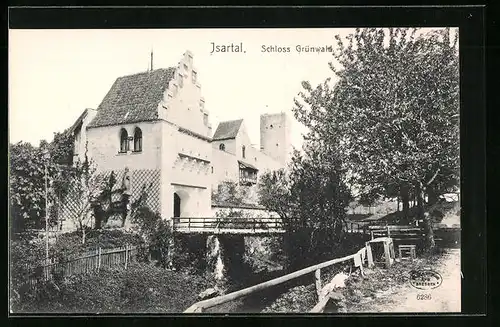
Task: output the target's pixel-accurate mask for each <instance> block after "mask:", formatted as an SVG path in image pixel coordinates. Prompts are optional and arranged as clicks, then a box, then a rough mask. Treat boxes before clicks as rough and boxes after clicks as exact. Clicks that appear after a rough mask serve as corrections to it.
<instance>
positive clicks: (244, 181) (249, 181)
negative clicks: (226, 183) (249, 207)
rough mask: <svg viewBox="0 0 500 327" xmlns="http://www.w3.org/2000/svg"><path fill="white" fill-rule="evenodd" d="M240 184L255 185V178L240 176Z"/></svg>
mask: <svg viewBox="0 0 500 327" xmlns="http://www.w3.org/2000/svg"><path fill="white" fill-rule="evenodd" d="M240 184H243V185H252V184H257V176H240Z"/></svg>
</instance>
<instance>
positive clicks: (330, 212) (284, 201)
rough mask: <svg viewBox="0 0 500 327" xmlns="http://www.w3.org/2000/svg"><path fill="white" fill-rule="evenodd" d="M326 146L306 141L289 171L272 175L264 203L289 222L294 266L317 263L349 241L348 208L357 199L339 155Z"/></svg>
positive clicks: (263, 184)
mask: <svg viewBox="0 0 500 327" xmlns="http://www.w3.org/2000/svg"><path fill="white" fill-rule="evenodd" d="M326 146H327V145H326V144H325V143H324V142H310V141H309V142H306V143H305V146H304V153H300V152H298V151H295V153H294V155H293V158H292V162H291V165H290V167H289V170H288V172H286V171H284V170H280V171H276V172H270V173H266V174H264V175H263V176H262V177H261V180H260V184H259V198H260V203H261V204H262V205H264V206H265V207H266V208H267V209H268V210H271V211H275V212H277V213H278V214H279V215H280V217H281V218H282V219H283V222H284V227H285V230H286V234H285V248H286V251H287V252H288V258H289V259H291V262H289V264H290V265H291V266H296V265H303V264H306V263H309V262H314V261H315V260H316V259H317V258H320V257H321V256H322V255H324V254H326V253H331V251H332V249H334V248H335V246H336V245H338V244H339V243H340V242H341V240H342V237H343V227H344V223H345V210H346V209H345V208H346V207H347V206H348V204H349V201H350V200H351V197H350V193H349V190H348V189H347V186H346V185H345V183H344V181H343V172H342V170H341V167H340V162H339V159H338V157H336V155H335V152H334V151H329V148H328V147H326Z"/></svg>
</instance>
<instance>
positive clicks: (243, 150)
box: [241, 145, 245, 159]
mask: <svg viewBox="0 0 500 327" xmlns="http://www.w3.org/2000/svg"><path fill="white" fill-rule="evenodd" d="M241 156H242V157H243V159H245V146H244V145H243V146H242V147H241Z"/></svg>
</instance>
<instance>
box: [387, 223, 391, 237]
mask: <svg viewBox="0 0 500 327" xmlns="http://www.w3.org/2000/svg"><path fill="white" fill-rule="evenodd" d="M387 237H391V229H390V228H389V225H387Z"/></svg>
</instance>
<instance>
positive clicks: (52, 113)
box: [9, 29, 352, 146]
mask: <svg viewBox="0 0 500 327" xmlns="http://www.w3.org/2000/svg"><path fill="white" fill-rule="evenodd" d="M351 31H352V30H350V29H266V30H263V29H205V30H202V29H191V30H110V29H108V30H10V31H9V137H10V142H11V143H14V142H18V141H20V140H23V141H28V142H31V143H32V144H34V145H38V144H39V141H40V140H41V139H46V140H48V141H50V140H52V138H53V133H54V132H59V131H63V130H64V129H65V128H67V127H69V126H71V125H72V124H73V122H74V121H75V120H76V119H77V118H78V116H79V115H80V114H81V112H82V111H83V110H84V109H85V108H97V107H98V105H99V104H100V102H101V101H102V99H103V98H104V96H105V95H106V93H107V92H108V91H109V89H110V88H111V85H112V84H113V82H114V81H115V80H116V78H118V77H120V76H123V75H128V74H133V73H137V72H141V71H146V70H147V69H148V64H149V61H150V50H151V48H153V50H154V68H155V69H156V68H166V67H170V66H176V65H177V63H178V62H179V60H180V59H181V56H182V54H183V53H184V52H185V51H186V50H188V49H189V50H191V51H192V52H193V55H194V66H195V67H196V68H197V70H198V79H199V81H200V83H201V90H202V95H203V96H204V97H205V104H206V105H205V106H206V108H207V109H208V110H209V112H210V121H211V123H212V126H213V131H214V132H215V129H216V127H217V124H218V123H219V122H220V121H224V120H230V119H239V118H243V119H244V120H245V124H246V126H247V129H248V131H249V134H250V135H249V136H250V139H251V141H252V143H255V144H258V143H259V122H260V120H259V116H260V114H262V113H266V112H269V113H276V112H280V111H284V112H287V113H289V115H290V118H291V120H292V122H293V125H292V134H293V140H292V143H293V144H294V145H295V146H300V144H301V133H302V132H304V127H302V126H301V125H300V124H299V123H298V122H296V121H295V119H294V118H293V114H292V112H291V108H292V107H293V99H294V97H296V96H297V94H298V92H299V91H300V90H301V82H302V81H303V80H308V81H310V82H311V83H312V84H313V85H316V84H318V83H321V82H322V81H323V80H324V79H325V78H326V77H328V76H331V71H330V69H329V68H328V62H329V61H331V60H332V55H331V53H328V52H325V53H298V52H296V51H295V46H296V45H302V46H306V45H309V46H323V45H332V46H333V45H334V44H335V43H334V36H335V35H336V34H344V35H346V34H348V33H350V32H351ZM211 42H215V43H216V44H228V43H231V42H233V43H235V44H238V43H240V42H243V45H244V48H245V50H246V53H214V54H212V55H211V54H210V51H211V49H212V46H211ZM262 45H266V46H271V45H277V46H289V47H290V48H291V52H290V53H261V46H262Z"/></svg>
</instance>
